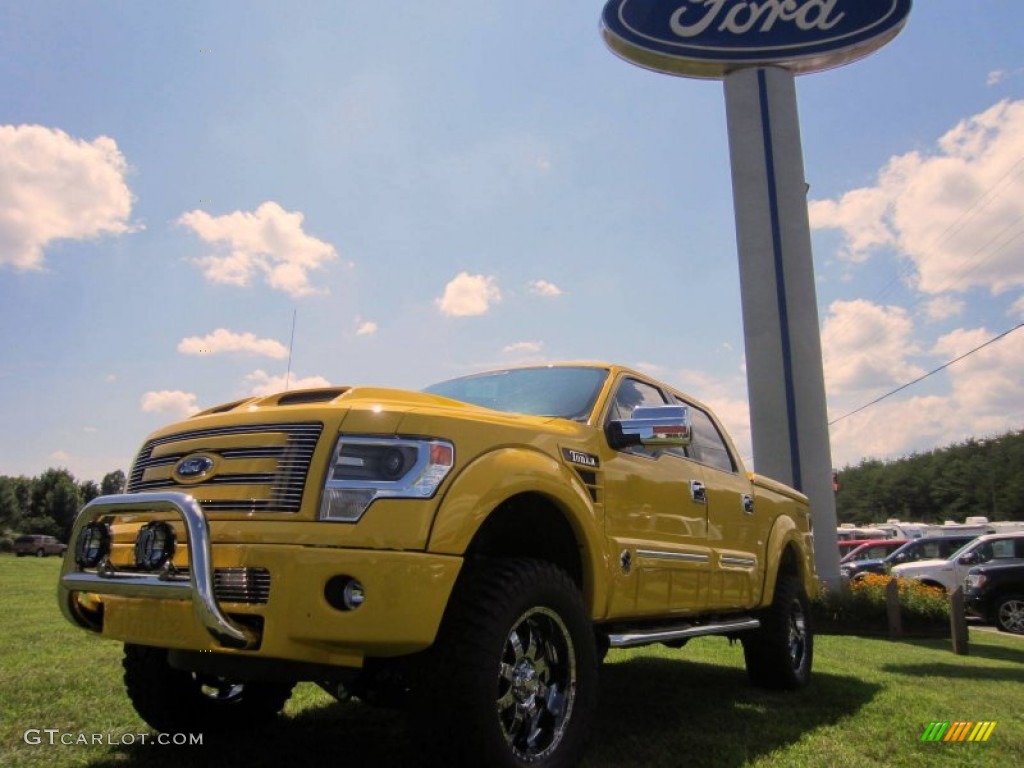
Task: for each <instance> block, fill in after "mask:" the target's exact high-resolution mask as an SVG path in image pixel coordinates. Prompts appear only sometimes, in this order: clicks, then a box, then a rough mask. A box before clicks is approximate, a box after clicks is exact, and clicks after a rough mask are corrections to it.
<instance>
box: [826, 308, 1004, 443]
mask: <svg viewBox="0 0 1024 768" xmlns="http://www.w3.org/2000/svg"><path fill="white" fill-rule="evenodd" d="M1021 328H1024V323H1018V324H1017V325H1015V326H1014V327H1013V328H1011V329H1010V330H1008V331H1003V332H1002V333H1000V334H999V335H998V336H993V337H992V338H991V339H989V340H988V341H986V342H985V343H984V344H979V345H978V346H977V347H975V348H974V349H972V350H971V351H970V352H965V353H964V354H962V355H960V357H958V358H956V359H955V360H950V361H949V362H948V363H944V364H943V365H940V366H939V367H938V368H936V369H935V370H934V371H929V372H928V373H926V374H924V375H923V376H918V377H917V378H916V379H914V380H913V381H908V382H907V383H906V384H903V385H901V386H899V387H897V388H896V389H894V390H892V391H891V392H887V393H886V394H884V395H882V396H881V397H877V398H875V399H874V400H872V401H871V402H870V403H867V404H865V405H862V406H861V407H860V408H858V409H857V410H855V411H850V412H849V413H848V414H846V415H845V416H840V417H839V418H838V419H835V420H834V421H830V422H829V423H828V425H829V426H830V427H831V426H832V425H833V424H838V423H839V422H840V421H842V420H843V419H846V418H849V417H850V416H853V415H854V414H855V413H860V412H861V411H863V410H865V409H866V408H870V407H871V406H872V405H876V404H878V403H880V402H882V401H883V400H885V399H886V398H887V397H892V396H893V395H895V394H896V393H897V392H902V391H903V390H904V389H906V388H907V387H912V386H913V385H914V384H917V383H918V382H919V381H924V380H925V379H927V378H928V377H929V376H934V375H935V374H936V373H938V372H939V371H943V370H945V369H946V368H949V366H951V365H953V364H954V363H959V362H960V361H961V360H963V359H964V358H965V357H970V356H971V355H973V354H974V353H975V352H979V351H980V350H982V349H984V348H985V347H987V346H988V345H989V344H994V343H995V342H997V341H999V340H1000V339H1003V338H1006V337H1007V336H1009V335H1010V334H1011V333H1013V332H1014V331H1017V330H1020V329H1021Z"/></svg>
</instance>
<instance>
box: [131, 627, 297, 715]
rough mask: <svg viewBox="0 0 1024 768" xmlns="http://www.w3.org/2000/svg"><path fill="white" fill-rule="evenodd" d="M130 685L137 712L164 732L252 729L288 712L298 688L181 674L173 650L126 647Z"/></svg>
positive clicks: (133, 703) (289, 685)
mask: <svg viewBox="0 0 1024 768" xmlns="http://www.w3.org/2000/svg"><path fill="white" fill-rule="evenodd" d="M123 666H124V685H125V689H126V690H127V692H128V698H129V699H131V702H132V705H133V706H134V707H135V711H136V712H138V713H139V716H140V717H141V718H142V719H143V720H145V721H146V722H147V723H149V724H150V725H151V726H152V727H153V728H155V729H156V730H158V731H160V732H162V733H198V732H203V733H218V732H223V731H235V730H243V729H246V730H252V729H255V728H258V727H259V726H261V725H264V724H266V723H267V722H269V721H270V720H272V719H273V718H274V717H276V716H277V714H278V713H279V712H280V711H281V710H282V709H283V708H284V705H285V702H286V701H288V697H289V696H291V693H292V688H293V687H294V684H292V683H267V682H240V681H232V680H227V679H225V678H222V677H215V676H213V675H203V674H199V673H196V672H188V671H185V670H181V669H175V668H174V667H172V666H171V665H170V664H169V663H168V661H167V650H166V649H164V648H150V647H149V646H144V645H131V644H128V643H126V644H125V646H124V661H123Z"/></svg>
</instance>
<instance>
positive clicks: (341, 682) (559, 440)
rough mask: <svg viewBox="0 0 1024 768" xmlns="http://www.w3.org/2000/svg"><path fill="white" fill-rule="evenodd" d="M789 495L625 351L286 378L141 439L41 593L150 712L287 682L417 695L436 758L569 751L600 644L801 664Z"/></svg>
mask: <svg viewBox="0 0 1024 768" xmlns="http://www.w3.org/2000/svg"><path fill="white" fill-rule="evenodd" d="M811 535H812V533H811V526H810V513H809V509H808V504H807V499H806V497H804V496H803V495H801V494H800V493H798V492H796V491H794V490H793V489H791V488H788V487H786V486H784V485H782V484H780V483H777V482H774V481H772V480H769V479H767V478H763V477H759V476H757V475H754V474H750V473H748V472H746V470H745V469H744V466H743V463H742V461H741V459H740V456H739V455H738V454H737V452H736V449H735V448H734V446H733V445H732V443H731V441H730V440H729V438H728V436H727V435H726V432H725V430H724V429H723V428H722V426H721V424H720V423H719V422H718V420H717V419H716V417H715V416H714V415H713V414H712V413H711V411H710V410H709V409H708V408H707V407H706V406H704V405H702V404H701V403H700V402H698V401H697V400H694V399H692V398H690V397H688V396H686V395H683V394H681V393H679V392H677V391H675V390H674V389H672V388H670V387H668V386H666V385H664V384H661V383H658V382H656V381H654V380H652V379H651V378H649V377H647V376H645V375H643V374H641V373H639V372H637V371H633V370H630V369H628V368H624V367H621V366H616V365H604V364H580V363H571V364H557V365H539V366H527V367H517V368H509V369H506V370H498V371H490V372H486V373H481V374H477V375H472V376H466V377H463V378H457V379H453V380H451V381H446V382H442V383H440V384H436V385H434V386H431V387H429V388H427V389H426V390H424V391H422V392H410V391H402V390H395V389H381V388H372V387H337V388H324V389H310V390H301V391H291V392H285V393H281V394H276V395H273V396H269V397H255V398H249V399H245V400H240V401H238V402H233V403H227V404H224V405H220V406H217V407H215V408H210V409H208V410H206V411H203V412H201V413H198V414H196V415H195V416H192V417H191V418H189V419H187V420H185V421H183V422H180V423H178V424H174V425H172V426H170V427H167V428H166V429H162V430H160V431H158V432H156V433H154V434H153V435H151V436H150V437H149V439H148V440H146V442H145V444H144V445H143V446H142V448H141V450H140V451H139V453H138V455H137V457H136V458H135V461H134V464H133V466H132V468H131V472H130V476H129V478H128V487H127V492H126V493H124V494H120V495H115V496H104V497H100V498H98V499H95V500H94V501H92V502H90V503H89V504H88V505H86V506H85V507H84V508H83V509H82V511H81V512H80V513H79V515H78V517H77V519H76V522H75V525H74V530H73V532H72V537H71V540H70V541H71V547H70V548H69V550H68V552H67V555H66V556H65V561H64V565H63V569H62V572H61V576H60V581H59V586H58V597H59V602H60V606H61V609H62V611H63V612H64V614H65V616H66V617H67V618H68V619H69V620H70V621H71V622H73V623H74V624H76V625H78V626H80V627H83V628H85V629H87V630H90V631H92V632H95V633H98V634H100V635H102V636H104V637H107V638H110V639H112V640H117V641H120V642H123V643H124V647H125V657H124V668H125V675H124V677H125V685H126V688H127V692H128V695H129V697H130V698H131V700H132V703H133V704H134V706H135V708H136V710H137V711H138V712H139V714H140V715H141V716H142V717H143V718H144V719H145V720H146V721H147V722H148V723H149V724H150V725H152V726H153V727H154V728H156V729H159V730H161V731H164V732H186V731H189V732H197V731H205V732H211V731H217V730H228V729H238V728H255V727H258V725H259V723H260V722H262V721H266V720H267V719H269V718H273V717H275V716H276V715H277V714H278V713H279V712H280V710H281V708H282V707H283V705H284V703H285V701H286V700H287V698H288V696H289V694H290V692H291V689H292V687H293V686H294V684H295V683H296V682H298V681H315V682H317V683H320V684H321V685H323V686H324V687H325V688H327V689H328V690H330V691H332V692H333V693H335V694H337V695H339V696H349V695H355V696H358V697H359V698H361V699H364V700H366V701H369V702H371V703H382V704H386V705H400V706H407V707H412V708H415V709H416V711H417V716H416V717H414V718H412V720H413V722H415V723H419V724H423V725H424V726H425V727H424V732H426V733H434V734H438V733H441V734H445V738H444V743H443V744H442V743H438V744H435V745H433V748H436V749H438V750H441V754H443V760H444V761H445V762H446V763H447V764H464V765H488V766H526V765H530V766H538V767H540V768H549V767H553V766H568V765H572V764H573V763H574V762H576V760H577V759H578V758H579V756H580V755H581V753H582V751H583V748H584V744H585V740H586V736H587V731H588V730H589V724H590V721H591V719H592V716H593V713H594V707H595V701H596V697H597V683H598V668H599V664H600V662H601V660H602V659H603V658H604V655H605V653H606V652H607V651H608V649H609V648H619V647H629V646H637V645H644V644H651V643H665V644H668V645H671V646H681V645H682V644H683V643H685V642H686V641H687V640H688V639H689V638H691V637H695V636H700V635H723V636H726V637H729V638H732V639H739V640H740V641H741V642H742V644H743V650H744V655H745V659H746V665H747V670H748V673H749V677H750V679H751V681H752V682H753V683H754V684H756V685H760V686H765V687H770V688H796V687H799V686H801V685H803V684H805V683H806V682H807V680H808V677H809V675H810V669H811V659H812V652H813V638H812V633H811V628H810V610H809V605H808V599H809V596H813V593H814V590H815V588H816V584H817V580H816V577H815V572H814V564H813V559H812V555H811Z"/></svg>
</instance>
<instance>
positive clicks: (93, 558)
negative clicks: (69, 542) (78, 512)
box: [75, 522, 110, 568]
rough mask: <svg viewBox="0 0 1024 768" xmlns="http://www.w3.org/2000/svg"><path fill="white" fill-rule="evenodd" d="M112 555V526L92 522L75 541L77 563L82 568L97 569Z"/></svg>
mask: <svg viewBox="0 0 1024 768" xmlns="http://www.w3.org/2000/svg"><path fill="white" fill-rule="evenodd" d="M109 554H110V526H108V525H107V524H106V523H97V522H92V523H89V524H88V525H87V526H85V527H84V528H83V529H82V531H81V533H79V534H78V540H77V541H75V562H76V563H78V566H79V567H80V568H95V567H96V566H97V565H99V564H100V563H101V562H103V558H105V557H106V556H107V555H109Z"/></svg>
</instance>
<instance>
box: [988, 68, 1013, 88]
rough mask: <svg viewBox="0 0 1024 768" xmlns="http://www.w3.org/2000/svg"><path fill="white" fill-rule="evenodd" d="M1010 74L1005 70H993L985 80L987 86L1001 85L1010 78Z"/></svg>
mask: <svg viewBox="0 0 1024 768" xmlns="http://www.w3.org/2000/svg"><path fill="white" fill-rule="evenodd" d="M1009 74H1010V73H1009V72H1007V71H1006V70H1005V69H993V70H992V71H991V72H989V73H988V77H987V78H985V84H986V85H990V86H991V85H999V83H1001V82H1003V80H1005V79H1006V78H1007V77H1009Z"/></svg>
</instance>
